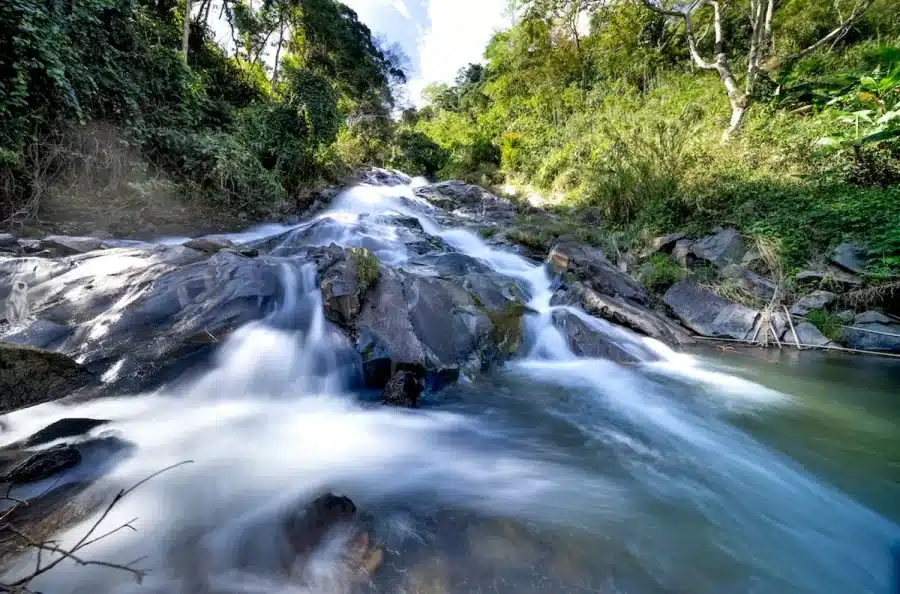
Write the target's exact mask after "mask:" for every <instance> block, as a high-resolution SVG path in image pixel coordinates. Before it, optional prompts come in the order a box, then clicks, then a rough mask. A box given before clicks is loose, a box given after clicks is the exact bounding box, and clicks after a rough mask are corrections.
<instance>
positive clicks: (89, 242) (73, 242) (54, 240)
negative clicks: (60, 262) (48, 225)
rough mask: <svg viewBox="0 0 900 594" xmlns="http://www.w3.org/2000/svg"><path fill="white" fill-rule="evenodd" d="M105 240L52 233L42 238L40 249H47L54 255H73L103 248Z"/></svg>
mask: <svg viewBox="0 0 900 594" xmlns="http://www.w3.org/2000/svg"><path fill="white" fill-rule="evenodd" d="M103 241H104V240H102V239H98V238H96V237H70V236H68V235H50V236H48V237H45V238H44V239H42V240H41V243H40V250H47V251H48V252H50V254H52V255H53V256H71V255H74V254H84V253H87V252H92V251H94V250H99V249H102V248H103ZM40 250H39V251H40Z"/></svg>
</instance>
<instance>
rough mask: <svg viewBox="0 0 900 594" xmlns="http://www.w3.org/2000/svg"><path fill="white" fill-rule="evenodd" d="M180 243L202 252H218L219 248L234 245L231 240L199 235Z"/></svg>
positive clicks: (222, 248)
mask: <svg viewBox="0 0 900 594" xmlns="http://www.w3.org/2000/svg"><path fill="white" fill-rule="evenodd" d="M181 245H182V246H183V247H186V248H188V249H192V250H196V251H198V252H203V253H204V254H215V253H216V252H219V251H221V250H224V249H228V248H234V247H235V246H234V242H233V241H231V240H229V239H222V238H216V237H200V238H198V239H191V240H190V241H185V242H184V243H183V244H181ZM257 253H258V252H257Z"/></svg>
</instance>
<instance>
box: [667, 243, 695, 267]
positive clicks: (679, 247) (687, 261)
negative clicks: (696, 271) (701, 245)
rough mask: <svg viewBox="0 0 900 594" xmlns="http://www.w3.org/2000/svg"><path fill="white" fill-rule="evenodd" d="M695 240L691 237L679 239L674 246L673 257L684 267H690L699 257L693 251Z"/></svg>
mask: <svg viewBox="0 0 900 594" xmlns="http://www.w3.org/2000/svg"><path fill="white" fill-rule="evenodd" d="M693 246H694V242H693V241H692V240H690V239H679V240H678V241H676V242H675V246H674V247H673V248H672V259H673V260H674V261H675V262H677V263H678V264H680V265H681V266H682V268H690V267H691V266H693V265H694V262H696V261H697V257H696V256H695V255H694V254H693V252H692V251H691V248H692V247H693Z"/></svg>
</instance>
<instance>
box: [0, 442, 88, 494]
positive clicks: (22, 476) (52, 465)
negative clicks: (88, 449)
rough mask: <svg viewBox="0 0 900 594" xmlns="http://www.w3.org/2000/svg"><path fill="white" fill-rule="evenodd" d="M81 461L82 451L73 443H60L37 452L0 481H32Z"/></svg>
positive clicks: (49, 475) (18, 482) (20, 482)
mask: <svg viewBox="0 0 900 594" xmlns="http://www.w3.org/2000/svg"><path fill="white" fill-rule="evenodd" d="M79 462H81V453H80V452H79V451H78V448H77V447H75V446H73V445H71V444H60V445H57V446H53V447H52V448H47V449H46V450H41V451H39V452H36V453H34V454H32V455H31V456H29V457H28V458H26V459H25V460H24V461H22V462H20V463H19V464H17V465H16V466H15V467H13V469H12V470H10V471H9V472H7V473H6V475H5V476H3V477H2V478H0V482H5V483H12V484H14V485H19V484H22V483H32V482H34V481H39V480H41V479H45V478H48V477H51V476H53V475H54V474H56V473H58V472H62V471H63V470H67V469H69V468H71V467H73V466H75V465H76V464H78V463H79Z"/></svg>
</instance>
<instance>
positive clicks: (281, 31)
mask: <svg viewBox="0 0 900 594" xmlns="http://www.w3.org/2000/svg"><path fill="white" fill-rule="evenodd" d="M282 45H284V17H283V15H282V16H281V17H279V19H278V47H276V48H275V66H274V68H273V69H272V91H273V92H274V91H275V89H276V88H277V87H278V62H279V60H280V59H281V46H282Z"/></svg>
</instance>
